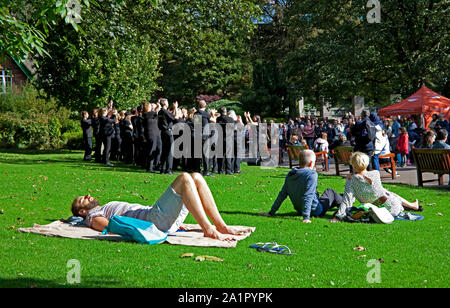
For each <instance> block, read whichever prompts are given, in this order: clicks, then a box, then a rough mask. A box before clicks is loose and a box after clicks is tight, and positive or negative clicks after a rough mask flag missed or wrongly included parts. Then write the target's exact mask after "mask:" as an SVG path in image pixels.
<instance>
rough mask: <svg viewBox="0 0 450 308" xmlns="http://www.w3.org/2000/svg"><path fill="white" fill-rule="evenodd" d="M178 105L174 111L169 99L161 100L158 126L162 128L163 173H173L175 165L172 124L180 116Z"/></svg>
mask: <svg viewBox="0 0 450 308" xmlns="http://www.w3.org/2000/svg"><path fill="white" fill-rule="evenodd" d="M177 108H178V106H176V107H175V108H174V110H173V113H172V112H170V111H169V102H168V100H167V99H165V98H164V99H162V100H161V110H160V111H159V112H158V127H159V129H160V130H161V142H162V152H161V167H160V168H161V169H160V173H161V174H164V173H165V174H172V166H173V155H172V144H173V134H172V126H173V123H174V122H175V119H178V118H179V114H177Z"/></svg>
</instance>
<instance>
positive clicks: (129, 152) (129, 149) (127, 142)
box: [120, 114, 134, 164]
mask: <svg viewBox="0 0 450 308" xmlns="http://www.w3.org/2000/svg"><path fill="white" fill-rule="evenodd" d="M133 130H134V127H133V125H132V124H131V114H125V118H124V119H122V126H121V128H120V132H121V133H122V159H123V162H124V163H126V164H132V163H133V160H134V142H133V138H134V137H133Z"/></svg>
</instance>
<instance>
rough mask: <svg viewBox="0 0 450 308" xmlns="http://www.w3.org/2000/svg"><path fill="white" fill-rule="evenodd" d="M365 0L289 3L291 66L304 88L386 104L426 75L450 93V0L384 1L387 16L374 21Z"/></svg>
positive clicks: (312, 94)
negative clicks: (368, 16) (449, 21)
mask: <svg viewBox="0 0 450 308" xmlns="http://www.w3.org/2000/svg"><path fill="white" fill-rule="evenodd" d="M366 3H367V1H353V2H348V1H343V0H342V1H335V2H333V3H332V4H331V3H330V2H329V1H326V0H319V1H309V0H304V1H295V3H293V5H292V6H291V8H290V9H289V10H288V11H286V15H285V22H284V23H285V25H286V27H287V29H288V36H289V39H288V40H289V42H290V45H291V49H290V51H289V52H288V53H287V55H286V57H285V61H284V67H285V69H286V72H287V74H288V77H289V79H288V80H289V82H290V83H292V84H294V85H295V86H296V91H297V93H298V95H301V96H305V97H308V99H309V100H312V101H313V102H315V104H319V103H320V100H321V99H322V98H325V99H327V100H329V101H330V103H332V104H334V105H339V104H349V103H350V101H351V100H350V99H349V98H350V97H351V96H353V95H364V96H365V97H366V102H375V103H376V104H377V105H383V104H386V103H389V96H390V95H391V94H396V93H398V94H401V95H402V96H403V97H405V96H407V95H410V94H411V93H413V92H414V91H415V90H417V89H418V88H419V87H420V86H421V85H422V84H423V83H426V84H427V85H429V86H431V87H432V88H433V89H434V90H436V91H438V92H440V93H442V94H443V95H448V94H449V92H450V88H449V83H448V78H447V77H444V75H446V74H447V72H448V70H449V68H450V67H449V61H448V53H449V50H448V49H449V46H450V41H449V37H448V31H449V25H448V22H447V21H448V2H447V1H432V0H421V1H417V0H407V1H395V0H389V1H381V22H380V23H368V21H367V18H366V15H367V13H368V12H369V10H370V8H367V7H366ZM446 20H447V21H446Z"/></svg>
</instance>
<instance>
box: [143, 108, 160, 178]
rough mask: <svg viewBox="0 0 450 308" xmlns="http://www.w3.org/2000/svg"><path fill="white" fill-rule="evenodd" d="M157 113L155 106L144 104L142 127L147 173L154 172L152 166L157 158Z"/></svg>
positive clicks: (158, 135) (158, 132)
mask: <svg viewBox="0 0 450 308" xmlns="http://www.w3.org/2000/svg"><path fill="white" fill-rule="evenodd" d="M158 111H159V110H158V109H156V105H154V104H149V103H146V104H145V106H144V113H143V114H142V127H143V129H144V139H145V155H144V156H145V169H146V171H147V172H152V173H154V172H155V170H154V169H153V166H154V165H155V162H156V158H157V156H158V152H157V150H158V139H159V138H160V131H159V128H158Z"/></svg>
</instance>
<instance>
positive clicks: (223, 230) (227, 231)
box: [217, 226, 252, 235]
mask: <svg viewBox="0 0 450 308" xmlns="http://www.w3.org/2000/svg"><path fill="white" fill-rule="evenodd" d="M217 231H219V232H220V233H222V234H231V235H244V234H246V233H249V232H251V231H252V230H251V229H250V228H248V229H243V230H242V229H241V230H238V229H236V228H235V227H230V226H224V227H217Z"/></svg>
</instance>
